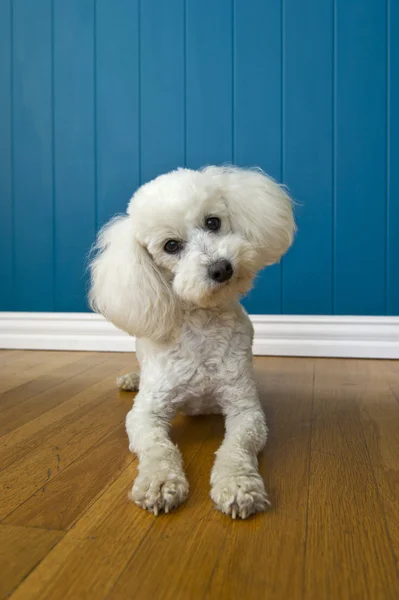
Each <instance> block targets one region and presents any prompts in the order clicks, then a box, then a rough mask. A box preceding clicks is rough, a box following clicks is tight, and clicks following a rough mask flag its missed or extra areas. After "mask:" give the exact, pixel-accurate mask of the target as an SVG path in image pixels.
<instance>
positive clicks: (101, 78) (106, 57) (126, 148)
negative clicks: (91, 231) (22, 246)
mask: <svg viewBox="0 0 399 600" xmlns="http://www.w3.org/2000/svg"><path fill="white" fill-rule="evenodd" d="M139 41H140V40H139V5H138V1H137V0H118V2H109V0H97V12H96V52H97V57H96V75H95V77H96V84H97V85H96V94H97V98H96V136H97V146H96V158H97V219H96V220H97V225H98V226H101V225H103V224H104V222H105V221H107V220H108V219H109V218H110V217H111V216H113V215H114V214H115V213H117V212H122V211H125V209H126V205H127V203H128V201H129V198H130V197H131V196H132V194H133V192H134V191H135V189H136V188H137V186H138V184H139V129H140V128H139Z"/></svg>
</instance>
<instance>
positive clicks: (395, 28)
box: [387, 0, 399, 315]
mask: <svg viewBox="0 0 399 600" xmlns="http://www.w3.org/2000/svg"><path fill="white" fill-rule="evenodd" d="M389 9H390V10H389V17H390V18H389V22H388V31H389V35H388V53H389V72H388V77H389V87H388V94H389V98H388V100H389V115H388V116H389V118H388V122H387V125H388V135H389V146H388V147H389V156H388V160H389V168H388V177H389V179H388V186H389V187H388V200H389V204H388V239H387V261H388V262H387V267H388V272H387V275H388V282H387V283H388V288H387V304H388V314H390V315H399V168H398V167H399V48H398V43H399V42H398V40H399V3H398V2H397V0H390V3H389Z"/></svg>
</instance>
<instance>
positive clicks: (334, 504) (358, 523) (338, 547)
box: [304, 360, 399, 600]
mask: <svg viewBox="0 0 399 600" xmlns="http://www.w3.org/2000/svg"><path fill="white" fill-rule="evenodd" d="M363 391H364V388H363V386H362V385H359V379H358V378H356V377H354V376H353V374H352V370H351V366H350V365H349V366H348V368H346V366H345V361H329V360H319V361H317V363H316V376H315V404H314V418H313V428H312V446H311V462H310V465H311V469H310V488H309V506H308V532H307V542H306V568H305V588H304V591H305V598H306V599H309V600H319V599H320V598H327V599H330V598H331V599H335V598H339V599H340V600H351V599H353V598H362V599H369V600H380V599H381V600H391V599H392V600H394V599H395V600H397V598H398V597H399V582H398V578H397V571H396V565H395V564H394V560H393V557H392V553H391V548H390V544H389V540H388V539H387V536H386V532H385V527H384V515H383V514H382V511H381V507H380V504H379V501H378V491H377V489H376V485H375V480H374V476H373V471H372V467H371V464H370V460H369V456H368V452H367V446H366V443H365V439H364V433H363V429H362V422H361V417H360V410H359V406H358V400H359V396H360V395H361V394H362V393H363Z"/></svg>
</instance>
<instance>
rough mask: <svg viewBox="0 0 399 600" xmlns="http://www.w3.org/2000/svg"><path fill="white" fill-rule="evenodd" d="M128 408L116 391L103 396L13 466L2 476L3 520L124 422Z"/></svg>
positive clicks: (0, 511) (0, 506) (0, 500)
mask: <svg viewBox="0 0 399 600" xmlns="http://www.w3.org/2000/svg"><path fill="white" fill-rule="evenodd" d="M125 414H126V407H125V406H124V404H123V403H121V402H120V401H119V400H118V396H117V395H116V392H115V390H112V391H111V392H108V393H105V394H102V395H101V396H100V397H99V398H97V400H96V401H95V402H93V406H92V407H91V409H90V410H88V411H87V412H86V414H84V415H83V416H82V417H81V418H79V419H78V420H73V421H72V422H71V423H70V424H69V425H68V426H65V425H63V426H61V427H60V428H59V429H57V430H56V431H55V432H54V433H53V435H51V436H49V438H48V439H47V440H46V441H45V442H43V443H42V444H40V445H39V446H37V447H36V448H35V449H34V450H32V452H29V453H28V454H26V455H25V456H23V457H22V458H21V459H19V460H17V461H16V462H14V463H12V465H10V466H9V467H8V468H7V469H5V470H4V471H2V472H1V473H0V519H4V518H5V517H7V515H9V514H10V513H11V512H13V511H14V510H15V509H16V508H18V506H20V505H21V504H22V503H23V502H25V501H26V500H27V499H28V498H29V497H30V496H32V495H33V494H34V493H35V492H36V491H38V490H39V489H40V488H42V487H43V486H45V485H47V484H48V483H49V482H50V481H51V480H52V479H53V478H54V477H55V476H56V475H57V474H58V473H60V472H61V471H63V470H64V469H65V468H66V467H68V466H69V465H70V464H71V463H72V462H73V461H74V460H76V459H77V458H78V457H79V456H81V455H82V454H83V453H84V452H86V451H87V450H88V449H89V448H90V447H92V446H93V445H94V444H95V443H96V442H98V441H99V440H100V439H101V438H102V437H104V436H105V435H106V434H107V433H109V432H110V431H111V430H112V429H114V428H115V427H117V425H119V424H120V423H122V422H124V420H125Z"/></svg>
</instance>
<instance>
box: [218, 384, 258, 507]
mask: <svg viewBox="0 0 399 600" xmlns="http://www.w3.org/2000/svg"><path fill="white" fill-rule="evenodd" d="M242 383H243V382H241V385H239V386H236V387H234V388H233V387H228V388H227V389H226V388H225V389H224V391H223V397H222V407H223V412H224V413H225V416H226V423H225V427H226V434H225V438H224V441H223V444H222V445H221V447H220V448H219V450H218V451H217V453H216V461H215V464H214V466H213V469H212V475H211V497H212V500H213V501H214V502H215V505H216V508H217V509H219V510H220V511H222V512H224V513H226V514H229V515H231V516H232V517H233V519H235V518H236V517H237V516H239V517H241V518H242V519H245V518H246V517H248V516H249V515H251V514H253V513H255V512H260V511H263V510H265V508H266V506H267V505H268V504H269V501H268V498H267V494H266V491H265V486H264V483H263V480H262V478H261V476H260V474H259V471H258V458H257V456H258V453H259V452H260V451H261V450H262V448H263V447H264V445H265V443H266V437H267V427H266V420H265V416H264V413H263V410H262V407H261V405H260V403H259V400H258V396H257V392H256V389H255V385H254V383H253V382H252V381H247V382H246V384H244V385H243V384H242ZM241 394H245V399H244V397H243V395H241Z"/></svg>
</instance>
